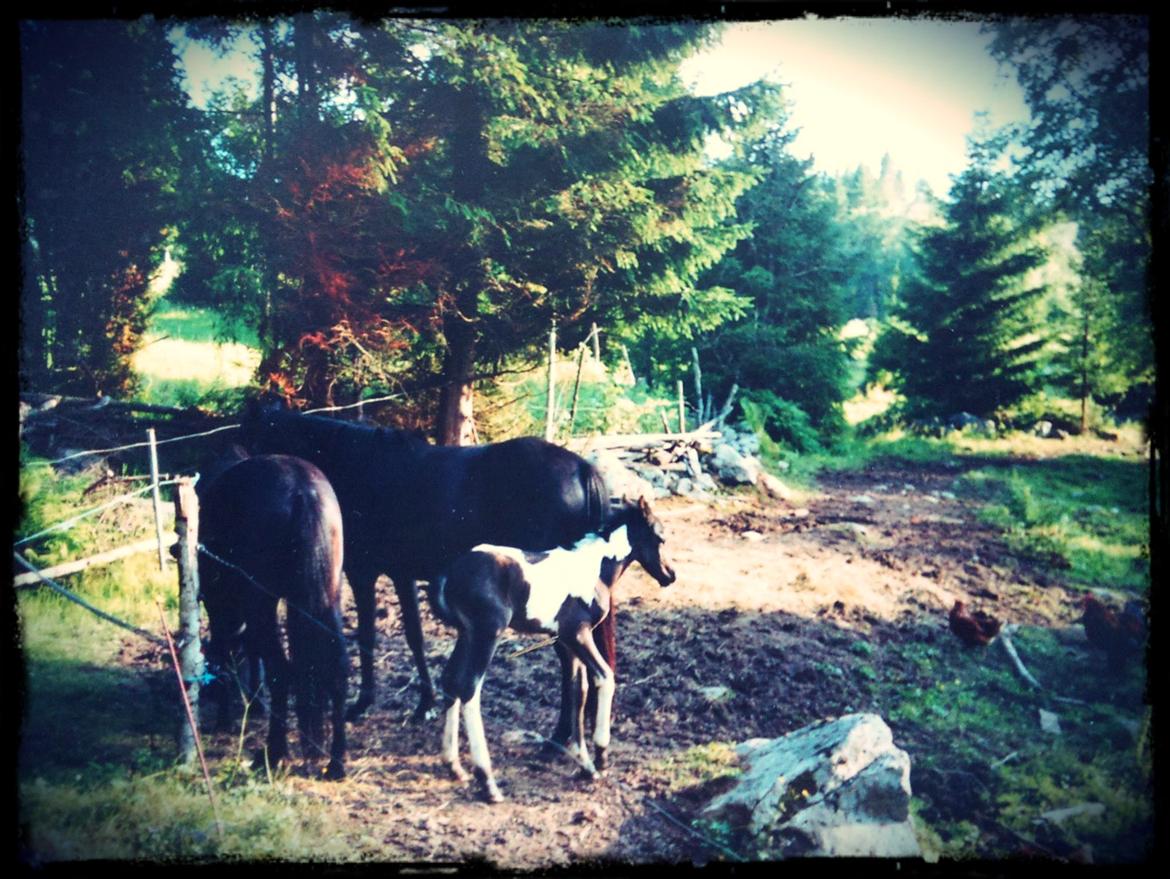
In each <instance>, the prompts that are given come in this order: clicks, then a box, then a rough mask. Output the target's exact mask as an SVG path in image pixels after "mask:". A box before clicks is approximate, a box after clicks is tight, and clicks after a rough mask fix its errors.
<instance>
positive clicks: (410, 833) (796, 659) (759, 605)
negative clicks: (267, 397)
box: [208, 464, 1076, 870]
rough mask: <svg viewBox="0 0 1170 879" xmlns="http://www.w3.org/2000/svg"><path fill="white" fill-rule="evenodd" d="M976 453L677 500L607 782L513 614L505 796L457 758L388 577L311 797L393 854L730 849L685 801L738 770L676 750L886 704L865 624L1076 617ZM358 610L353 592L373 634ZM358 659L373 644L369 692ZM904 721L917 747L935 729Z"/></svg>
mask: <svg viewBox="0 0 1170 879" xmlns="http://www.w3.org/2000/svg"><path fill="white" fill-rule="evenodd" d="M958 466H959V465H957V464H956V465H955V468H957V467H958ZM958 475H959V470H958V469H950V468H947V467H944V466H938V465H931V466H929V467H922V468H914V467H912V466H911V467H907V466H906V465H900V466H899V467H898V468H897V469H896V470H894V469H891V470H883V469H881V468H878V467H871V468H870V469H867V470H864V471H860V472H852V473H841V474H827V475H825V476H824V477H823V478H822V482H821V485H820V488H819V493H818V494H816V495H812V496H809V497H807V498H805V499H804V500H802V501H800V504H799V506H797V505H794V504H792V503H787V502H784V501H780V500H776V499H773V498H769V497H766V496H764V495H763V494H762V493H758V492H755V491H752V490H743V491H741V492H739V493H737V494H734V495H729V496H725V497H721V498H720V499H718V500H717V501H714V502H710V503H702V502H698V501H691V500H687V499H683V498H671V499H666V500H662V501H659V502H657V503H656V504H655V509H656V511H657V512H658V513H659V515H660V517H661V518H662V519H663V521H664V522H665V524H666V526H667V530H668V542H667V550H668V551H669V554H670V558H671V560H672V562H673V564H674V566H675V568H676V570H677V572H678V580H677V582H676V583H675V584H674V585H672V586H670V587H669V588H666V589H663V588H660V587H659V586H658V585H657V584H656V583H655V582H654V581H652V580H651V579H650V578H649V577H648V576H647V575H646V574H644V573H643V572H642V571H641V570H638V569H635V570H632V571H631V572H630V573H629V574H627V575H626V577H625V578H624V579H623V580H622V581H621V582H620V583H619V584H618V587H617V599H618V611H617V612H618V617H617V623H618V668H617V673H618V691H617V697H616V703H615V715H616V716H615V725H614V735H613V738H614V741H613V746H612V749H611V768H610V769H609V771H608V773H607V774H606V777H605V778H604V780H603V781H601V782H598V783H594V784H591V783H589V782H587V781H583V780H579V779H577V778H576V777H575V773H576V769H575V767H574V766H573V765H571V764H570V763H569V762H568V761H567V759H563V760H560V761H553V762H543V761H541V760H539V759H538V758H537V751H538V749H539V738H538V734H544V735H547V734H549V733H550V732H551V730H552V727H553V725H554V723H555V719H556V711H557V702H558V698H559V687H558V682H557V663H556V657H555V655H554V653H553V651H552V649H541V650H537V651H534V652H531V653H529V654H527V655H525V656H523V657H521V658H519V659H509V658H508V655H509V654H511V653H513V652H515V651H516V650H517V649H518V648H519V647H521V646H524V645H526V644H530V643H532V641H533V640H535V639H533V638H531V637H530V636H525V637H524V638H520V637H516V636H512V635H511V634H510V633H509V634H508V635H507V638H508V639H509V640H506V641H505V642H504V643H503V644H502V645H501V647H500V649H499V651H498V653H497V655H496V659H495V661H494V662H493V665H492V667H491V669H490V671H489V674H488V678H487V681H486V683H485V686H484V693H483V715H484V719H485V725H486V729H487V735H488V743H489V747H490V749H491V754H492V758H493V763H494V765H495V767H496V772H497V776H498V779H499V781H500V784H501V787H502V789H503V792H504V795H505V797H506V800H505V802H504V803H502V804H499V805H487V804H486V803H483V802H481V801H479V800H478V799H477V797H476V796H475V789H474V787H473V786H472V785H470V784H462V783H459V782H456V781H454V780H452V779H450V778H449V777H448V775H447V773H446V772H445V770H444V768H443V766H442V764H441V762H440V759H439V736H440V723H441V722H440V721H439V720H437V719H436V720H434V721H431V722H429V723H425V724H421V725H419V724H412V723H410V722H408V716H409V715H410V712H411V709H412V708H413V707H414V704H415V699H416V695H417V690H416V687H415V686H414V683H413V665H412V663H411V661H410V658H409V654H408V652H407V648H406V643H405V639H404V637H403V635H402V632H401V625H400V622H399V619H398V610H397V605H396V602H395V599H394V594H393V590H392V589H391V588H390V587H389V585H388V584H387V583H386V582H385V581H383V582H382V583H381V586H380V589H381V599H380V600H381V604H380V609H379V613H380V619H379V636H378V644H377V652H378V683H379V688H380V689H379V692H378V698H377V702H376V704H375V706H374V707H373V708H372V709H371V710H370V711H368V712H367V714H366V715H365V717H364V718H363V719H362V720H360V721H359V722H357V723H355V724H353V725H351V727H350V739H349V742H350V757H349V773H350V777H349V778H348V779H347V780H345V781H344V782H341V783H337V784H331V783H328V782H322V781H316V780H310V779H307V778H296V779H295V781H294V783H295V784H296V785H298V786H299V787H301V788H303V790H304V793H305V795H306V796H307V797H312V798H318V799H321V800H324V801H326V802H329V803H332V804H334V805H335V806H337V807H340V808H344V809H345V810H346V811H347V812H348V816H349V820H351V821H352V822H353V825H354V827H355V828H361V832H360V834H359V835H360V836H362V837H365V838H366V840H367V841H368V845H369V850H370V851H371V852H377V856H378V857H379V859H382V860H393V861H408V862H425V863H428V864H441V863H453V862H456V863H464V864H466V863H467V862H469V861H473V860H474V861H480V860H482V861H486V862H488V863H490V864H492V865H495V866H498V867H501V868H505V869H522V870H527V869H539V868H543V867H556V866H564V865H568V864H583V863H594V862H598V861H601V862H609V863H614V862H618V863H621V864H639V863H645V862H654V863H677V862H691V861H693V860H697V861H703V860H707V859H710V858H712V857H718V853H717V852H715V851H714V850H713V849H711V848H710V847H709V846H708V845H706V844H705V843H704V842H703V841H702V840H700V839H698V838H697V837H696V836H694V835H693V834H692V833H690V832H688V831H687V830H686V829H685V828H684V827H682V826H680V824H679V823H676V820H677V821H678V822H681V823H682V824H685V823H687V822H688V821H689V820H690V819H691V818H693V817H694V816H695V815H696V814H697V810H698V808H700V807H701V805H702V804H703V803H704V802H705V801H706V800H707V799H708V798H709V797H710V796H712V795H713V794H714V793H716V792H717V789H718V783H716V784H715V786H714V788H713V787H712V785H710V784H709V785H707V786H706V789H704V788H702V787H698V788H691V789H684V790H681V791H680V790H674V791H672V790H671V789H670V784H671V779H670V773H669V772H668V771H663V768H662V767H663V766H664V762H663V761H665V760H667V758H669V757H670V756H671V755H678V754H679V753H680V752H682V751H685V750H686V749H688V748H691V747H692V746H695V745H702V744H705V743H709V742H715V741H731V742H735V741H742V740H744V739H747V738H751V737H757V736H763V737H774V736H779V735H783V734H785V733H788V732H791V731H793V730H795V729H797V728H799V727H801V726H803V725H805V724H808V723H810V722H813V721H815V720H818V719H821V718H825V717H832V716H838V715H840V714H843V713H848V712H850V711H857V710H877V711H879V712H880V711H881V706H875V705H873V704H871V702H870V701H869V699H870V697H867V696H866V695H865V691H864V689H863V688H862V687H861V686H860V683H861V682H860V679H859V677H858V676H856V675H851V674H850V670H851V669H852V668H854V667H855V666H856V665H857V663H858V662H859V661H860V659H859V656H858V653H857V651H855V650H851V649H850V644H851V643H852V642H853V641H854V640H856V639H858V638H865V639H866V640H868V641H869V642H870V644H872V645H873V646H874V648H875V649H876V650H879V651H880V649H881V646H882V645H883V644H886V643H890V642H901V641H904V640H906V639H911V638H912V639H917V640H920V641H927V642H937V641H938V640H939V639H943V638H950V637H952V636H951V635H950V634H949V632H948V631H947V623H946V614H947V611H948V610H949V609H950V606H951V604H952V602H953V601H954V599H956V598H962V599H965V600H967V601H970V602H973V603H974V604H976V605H979V606H983V607H988V608H989V609H992V610H994V612H995V614H996V616H998V617H1000V618H1001V619H1002V620H1003V621H1005V622H1016V623H1023V624H1043V625H1054V626H1057V627H1066V626H1072V625H1073V624H1074V623H1075V616H1076V612H1075V609H1074V603H1073V601H1072V600H1071V599H1070V598H1069V593H1067V592H1066V590H1065V589H1064V588H1063V586H1061V585H1060V584H1059V583H1054V582H1050V581H1049V579H1048V577H1049V576H1050V575H1049V574H1046V573H1045V572H1042V571H1040V570H1033V569H1032V568H1030V567H1029V566H1028V564H1027V563H1026V562H1022V561H1020V560H1018V559H1011V558H1010V554H1009V552H1008V550H1007V548H1006V547H1005V545H1004V544H1003V543H1002V541H1001V540H1000V539H999V537H998V535H997V533H996V532H995V531H994V530H993V529H991V528H989V527H988V526H986V525H983V524H981V523H980V522H979V521H978V519H977V517H976V509H975V507H974V505H971V504H968V503H965V502H964V501H962V500H959V499H956V498H955V496H954V495H953V494H952V493H951V491H952V489H953V483H954V480H955V478H956V476H958ZM424 606H425V601H424ZM355 622H356V620H355V618H354V615H353V613H352V608H351V609H350V611H349V613H348V615H347V628H348V630H349V634H350V635H351V638H352V635H353V632H354V625H355ZM424 624H425V628H426V632H427V638H428V650H429V653H430V658H431V668H432V673H433V674H434V675H435V676H436V677H437V675H438V673H439V671H440V670H441V668H442V662H443V660H444V658H445V657H446V656H447V654H448V652H449V651H450V649H451V647H452V645H453V643H454V642H453V638H452V633H451V631H450V630H449V629H447V628H445V627H444V626H442V625H440V624H439V623H437V622H435V621H434V620H433V619H432V618H431V617H430V616H429V614H426V611H425V610H424ZM989 661H990V660H989ZM357 667H358V663H357V656H356V649H355V652H354V655H353V657H352V668H353V678H352V682H353V683H352V691H353V692H356V681H357ZM834 667H835V668H834ZM835 669H840V670H841V671H842V672H844V673H843V674H840V672H837V673H836V674H833V673H832V672H833V671H834V670H835ZM713 688H726V689H724V690H719V689H713ZM294 726H295V724H294ZM260 727H261V729H262V724H261V725H260ZM294 737H295V733H294ZM895 742H896V743H897V744H899V745H900V746H902V747H905V748H907V750H910V751H911V756H912V759H913V751H912V748H913V743H905V742H898V741H897V737H896V738H895ZM234 747H235V739H234V737H233V736H232V735H231V734H221V735H213V736H210V737H209V741H208V752H209V757H210V758H211V759H212V760H217V759H222V758H224V757H226V756H228V755H230V754H231V753H232V751H233V749H234ZM294 748H295V738H294ZM463 750H464V754H465V755H466V739H464V741H463ZM465 765H466V757H465ZM913 781H914V779H913V778H912V783H913ZM672 819H674V820H672Z"/></svg>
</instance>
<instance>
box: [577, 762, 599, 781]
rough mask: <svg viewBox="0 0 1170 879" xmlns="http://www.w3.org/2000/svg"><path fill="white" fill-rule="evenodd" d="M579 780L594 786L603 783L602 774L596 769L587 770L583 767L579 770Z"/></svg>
mask: <svg viewBox="0 0 1170 879" xmlns="http://www.w3.org/2000/svg"><path fill="white" fill-rule="evenodd" d="M577 780H578V781H587V782H589V783H590V784H594V783H596V782H598V781H601V773H600V772H598V771H597V770H596V769H586V768H585V767H584V766H582V767H581V768H580V769H579V770H577Z"/></svg>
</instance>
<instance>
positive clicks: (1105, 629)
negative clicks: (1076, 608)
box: [1081, 595, 1146, 671]
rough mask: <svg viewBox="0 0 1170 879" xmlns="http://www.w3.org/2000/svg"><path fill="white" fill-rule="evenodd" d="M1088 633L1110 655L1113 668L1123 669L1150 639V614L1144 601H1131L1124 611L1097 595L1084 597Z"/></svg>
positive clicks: (1099, 648) (1097, 646)
mask: <svg viewBox="0 0 1170 879" xmlns="http://www.w3.org/2000/svg"><path fill="white" fill-rule="evenodd" d="M1081 610H1082V611H1083V613H1082V615H1081V622H1082V624H1083V625H1084V627H1085V637H1086V638H1088V639H1089V643H1090V644H1092V645H1093V646H1094V647H1096V648H1097V649H1098V650H1104V651H1105V653H1106V654H1108V656H1109V668H1110V670H1112V671H1121V670H1123V669H1124V668H1125V666H1126V664H1127V663H1128V662H1130V661H1131V660H1132V659H1133V658H1134V657H1135V656H1137V655H1138V654H1139V653H1140V652H1141V650H1142V648H1143V647H1144V646H1145V642H1146V618H1145V612H1144V610H1143V609H1142V606H1141V603H1140V602H1137V601H1131V602H1129V603H1128V604H1127V605H1126V606H1125V610H1123V611H1122V612H1121V613H1120V614H1118V613H1117V612H1116V611H1114V610H1113V609H1112V608H1111V607H1109V606H1108V605H1107V604H1105V603H1104V602H1103V601H1101V600H1100V599H1099V598H1097V597H1096V596H1094V595H1086V596H1085V597H1084V598H1082V599H1081Z"/></svg>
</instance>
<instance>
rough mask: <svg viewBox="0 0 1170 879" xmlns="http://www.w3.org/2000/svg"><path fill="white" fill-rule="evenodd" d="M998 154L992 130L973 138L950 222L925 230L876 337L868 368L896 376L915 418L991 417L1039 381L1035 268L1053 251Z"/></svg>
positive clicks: (953, 195) (947, 218) (1038, 287)
mask: <svg viewBox="0 0 1170 879" xmlns="http://www.w3.org/2000/svg"><path fill="white" fill-rule="evenodd" d="M998 153H999V146H998V144H997V143H996V141H995V138H994V137H992V136H988V135H987V134H983V135H981V136H979V137H977V138H973V139H972V140H971V141H970V142H969V154H970V159H971V164H970V165H969V167H968V168H967V170H965V171H964V172H963V173H962V174H961V175H960V176H959V177H958V178H957V179H956V180H955V183H954V186H953V187H952V190H951V201H950V202H949V203H948V204H947V205H946V206H945V208H944V216H945V221H946V222H945V224H944V225H943V226H941V227H930V228H926V229H924V230H923V231H922V233H921V237H920V242H919V245H918V268H917V271H916V273H915V276H914V277H913V278H912V279H911V280H909V281H908V282H907V284H906V286H905V289H904V291H903V294H902V297H903V298H902V302H901V304H900V307H899V308H897V309H896V310H895V314H894V317H893V318H892V319H891V321H890V322H889V324H888V326H887V327H886V329H885V331H884V332H883V334H882V335H881V336H880V337H879V339H878V341H877V343H876V345H875V348H874V352H873V356H872V359H871V361H870V366H871V369H872V370H873V371H874V372H875V373H876V372H880V371H883V370H884V371H886V372H888V373H890V374H891V375H892V376H893V385H894V389H895V390H896V391H898V392H899V393H901V394H902V395H903V396H904V397H905V399H906V403H905V411H906V413H907V414H908V415H909V416H910V417H920V416H924V415H932V416H939V417H944V418H945V417H949V416H950V415H953V414H955V413H957V412H970V413H972V414H974V415H977V416H980V417H986V416H989V415H992V414H993V413H995V412H996V411H997V410H998V409H1000V408H1003V407H1006V406H1010V405H1012V404H1013V403H1015V402H1016V401H1017V400H1019V399H1020V398H1022V397H1023V396H1025V395H1026V394H1027V393H1029V392H1030V391H1032V390H1034V389H1035V388H1036V387H1037V384H1038V381H1039V378H1038V371H1039V366H1038V362H1039V357H1040V350H1041V348H1042V347H1043V345H1044V337H1043V335H1042V330H1041V328H1039V327H1037V326H1036V325H1035V323H1034V322H1033V321H1032V320H1031V318H1032V312H1031V308H1032V307H1033V304H1034V303H1035V301H1036V300H1037V299H1038V298H1039V297H1040V296H1041V294H1042V293H1043V292H1044V287H1043V286H1042V284H1041V283H1040V282H1039V281H1038V280H1037V279H1035V278H1034V274H1033V273H1034V270H1035V269H1037V268H1038V267H1039V266H1041V265H1043V264H1044V262H1045V260H1046V258H1047V255H1046V254H1045V252H1044V251H1043V250H1042V249H1041V247H1040V246H1039V244H1038V242H1037V241H1036V240H1035V239H1034V237H1033V230H1032V229H1031V228H1030V227H1029V223H1028V218H1027V217H1026V216H1024V215H1023V214H1022V213H1021V210H1020V207H1019V204H1018V202H1017V201H1016V200H1015V199H1016V195H1015V192H1014V190H1013V189H1012V188H1011V186H1010V185H1009V182H1008V180H1007V178H1006V176H1005V175H1004V174H1003V172H1001V171H998V170H996V168H995V161H996V158H997V156H998Z"/></svg>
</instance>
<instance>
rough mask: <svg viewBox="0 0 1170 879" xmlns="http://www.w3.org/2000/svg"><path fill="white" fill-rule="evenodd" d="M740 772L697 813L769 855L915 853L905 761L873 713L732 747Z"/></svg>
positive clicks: (902, 855) (917, 852) (918, 852)
mask: <svg viewBox="0 0 1170 879" xmlns="http://www.w3.org/2000/svg"><path fill="white" fill-rule="evenodd" d="M736 751H737V752H738V754H739V756H740V760H741V762H742V763H744V764H745V770H744V773H743V775H742V776H741V778H740V779H739V782H738V783H737V785H736V786H735V787H734V788H733V789H732V790H730V791H728V792H727V793H725V794H723V795H722V796H720V797H717V798H716V799H714V800H712V801H711V803H709V804H708V805H707V807H706V808H705V809H704V810H703V817H704V818H708V819H711V820H719V821H724V822H727V823H728V824H730V825H731V826H732V827H734V828H737V829H746V830H748V831H749V832H750V833H751V834H752V835H753V836H754V837H755V838H756V840H757V841H758V843H759V844H760V845H761V846H762V847H764V848H765V849H766V850H767V851H768V852H769V853H771V854H775V855H776V856H777V857H802V856H810V857H815V856H822V857H841V856H846V857H848V856H856V857H884V858H917V857H921V856H922V851H921V849H920V848H919V845H918V840H917V838H916V836H915V834H914V826H913V821H912V818H911V816H910V758H909V756H908V755H907V754H906V752H905V751H903V750H901V749H900V748H898V747H896V746H895V745H894V741H893V735H892V734H891V732H890V728H889V727H888V726H887V725H886V723H885V721H883V720H882V719H881V718H880V717H878V716H877V715H876V714H849V715H846V716H844V717H840V718H838V719H836V720H828V721H822V722H820V723H814V724H811V725H809V726H806V727H804V728H803V729H799V730H796V731H795V732H792V733H789V734H788V735H786V736H783V737H781V738H778V739H751V740H749V741H747V742H743V743H742V744H740V745H738V746H737V747H736Z"/></svg>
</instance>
